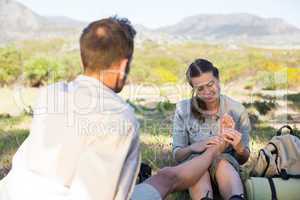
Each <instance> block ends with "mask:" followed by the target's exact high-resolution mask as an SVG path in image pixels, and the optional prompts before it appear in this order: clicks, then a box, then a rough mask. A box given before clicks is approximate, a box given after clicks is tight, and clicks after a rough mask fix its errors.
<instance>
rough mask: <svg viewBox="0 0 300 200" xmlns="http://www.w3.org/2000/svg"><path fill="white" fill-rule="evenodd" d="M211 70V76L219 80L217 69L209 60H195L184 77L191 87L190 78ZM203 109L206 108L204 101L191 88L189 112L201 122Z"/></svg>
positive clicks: (203, 119)
mask: <svg viewBox="0 0 300 200" xmlns="http://www.w3.org/2000/svg"><path fill="white" fill-rule="evenodd" d="M207 72H211V73H212V74H213V76H214V77H215V78H216V79H218V80H219V70H218V68H216V67H215V66H213V64H212V63H211V62H209V61H208V60H205V59H197V60H195V61H194V62H193V63H192V64H190V66H189V67H188V69H187V71H186V78H187V81H188V83H189V84H190V86H191V87H193V84H192V81H191V79H192V78H194V77H198V76H201V75H202V74H203V73H207ZM203 110H207V107H206V104H205V102H204V101H203V100H202V99H201V98H200V97H198V96H197V91H195V90H194V89H193V92H192V98H191V112H192V114H193V115H194V117H196V118H197V119H199V120H200V121H201V122H204V121H205V117H204V114H203V112H202V111H203Z"/></svg>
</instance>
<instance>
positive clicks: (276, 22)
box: [0, 0, 300, 46]
mask: <svg viewBox="0 0 300 200" xmlns="http://www.w3.org/2000/svg"><path fill="white" fill-rule="evenodd" d="M86 24H87V23H85V22H80V21H77V20H73V19H70V18H67V17H62V16H57V17H46V16H41V15H39V14H37V13H35V12H34V11H32V10H31V9H30V8H27V7H26V6H24V5H23V4H21V3H19V2H17V1H15V0H0V30H1V33H0V44H1V43H7V42H11V41H16V40H23V39H32V38H48V37H70V36H76V37H78V36H79V34H80V33H81V31H82V29H83V27H84V26H85V25H86ZM135 27H136V29H137V31H138V37H137V41H138V43H140V42H143V41H145V40H152V41H155V42H161V43H165V42H168V43H174V42H182V41H207V42H230V43H239V42H245V43H248V44H249V43H250V44H263V45H264V44H271V45H274V44H276V45H295V46H300V29H299V28H297V27H295V26H292V25H290V24H288V23H287V22H285V21H284V20H282V19H279V18H262V17H258V16H255V15H250V14H222V15H220V14H210V15H196V16H191V17H187V18H184V19H183V20H182V21H180V22H179V23H177V24H174V25H170V26H165V27H160V28H157V29H149V28H147V27H145V26H143V25H135Z"/></svg>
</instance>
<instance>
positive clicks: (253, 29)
mask: <svg viewBox="0 0 300 200" xmlns="http://www.w3.org/2000/svg"><path fill="white" fill-rule="evenodd" d="M155 32H161V33H165V34H169V35H172V36H173V37H181V38H186V39H190V40H206V41H254V42H255V41H257V42H264V41H265V42H280V41H276V39H278V38H280V39H281V40H283V41H289V42H293V41H296V42H298V43H299V42H300V29H299V28H297V27H295V26H292V25H290V24H288V23H287V22H285V21H284V20H282V19H279V18H262V17H258V16H255V15H250V14H226V15H225V14H223V15H219V14H215V15H213V14H212V15H196V16H191V17H187V18H185V19H183V20H182V21H180V22H179V23H177V24H175V25H172V26H166V27H161V28H158V29H156V30H155Z"/></svg>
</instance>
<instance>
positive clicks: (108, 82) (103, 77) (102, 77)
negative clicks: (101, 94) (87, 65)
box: [83, 71, 114, 90]
mask: <svg viewBox="0 0 300 200" xmlns="http://www.w3.org/2000/svg"><path fill="white" fill-rule="evenodd" d="M83 75H85V76H88V77H91V78H94V79H97V80H98V81H100V82H101V83H102V84H103V85H105V86H106V87H108V88H110V89H112V90H113V88H114V87H113V86H114V82H113V81H112V77H111V76H110V75H109V74H105V72H100V73H90V72H87V71H85V72H84V73H83Z"/></svg>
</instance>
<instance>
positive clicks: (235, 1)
mask: <svg viewBox="0 0 300 200" xmlns="http://www.w3.org/2000/svg"><path fill="white" fill-rule="evenodd" d="M18 1H19V2H21V3H23V4H25V5H26V6H28V7H30V8H31V9H32V10H34V11H36V12H37V13H39V14H41V15H48V16H49V15H50V16H53V15H54V16H57V15H59V16H67V17H71V18H74V19H78V20H82V21H92V20H96V19H99V18H101V17H105V16H110V15H113V14H118V15H120V16H122V17H123V16H124V17H127V18H129V19H130V20H131V21H132V22H133V23H139V24H143V25H145V26H147V27H150V28H156V27H159V26H163V25H171V24H174V23H176V22H178V21H180V20H181V19H182V18H184V17H187V16H191V15H196V14H227V13H250V14H256V15H258V16H262V17H279V18H283V19H285V20H286V21H287V22H289V23H290V24H293V25H296V26H298V27H299V28H300V12H299V11H300V1H299V0H147V1H142V0H123V1H122V0H119V1H117V0H105V1H104V0H18Z"/></svg>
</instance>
